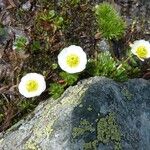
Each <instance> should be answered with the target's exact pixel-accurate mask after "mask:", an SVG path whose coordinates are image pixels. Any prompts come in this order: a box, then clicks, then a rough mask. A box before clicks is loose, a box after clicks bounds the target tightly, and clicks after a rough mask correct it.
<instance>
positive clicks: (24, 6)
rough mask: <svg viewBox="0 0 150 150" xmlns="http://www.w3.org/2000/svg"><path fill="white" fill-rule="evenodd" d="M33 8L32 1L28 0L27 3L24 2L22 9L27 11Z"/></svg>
mask: <svg viewBox="0 0 150 150" xmlns="http://www.w3.org/2000/svg"><path fill="white" fill-rule="evenodd" d="M30 8H31V2H30V1H27V2H26V3H24V4H23V5H22V9H23V10H25V11H29V10H30Z"/></svg>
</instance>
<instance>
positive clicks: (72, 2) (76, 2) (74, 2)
mask: <svg viewBox="0 0 150 150" xmlns="http://www.w3.org/2000/svg"><path fill="white" fill-rule="evenodd" d="M80 1H81V0H71V1H70V3H71V5H73V6H76V5H78V4H79V3H80Z"/></svg>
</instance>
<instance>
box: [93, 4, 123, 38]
mask: <svg viewBox="0 0 150 150" xmlns="http://www.w3.org/2000/svg"><path fill="white" fill-rule="evenodd" d="M95 14H96V20H97V23H98V26H99V30H100V32H101V33H102V35H103V37H105V38H107V39H119V38H121V37H122V36H123V34H124V32H125V26H126V25H125V22H124V21H123V19H122V18H121V16H120V15H119V14H118V12H117V11H116V10H115V9H114V8H113V6H112V5H110V4H109V3H106V2H104V3H101V4H99V5H97V6H96V10H95Z"/></svg>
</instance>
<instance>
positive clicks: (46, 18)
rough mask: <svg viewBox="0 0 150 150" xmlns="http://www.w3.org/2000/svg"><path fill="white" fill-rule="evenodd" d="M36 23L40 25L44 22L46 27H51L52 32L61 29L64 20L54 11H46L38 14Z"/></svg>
mask: <svg viewBox="0 0 150 150" xmlns="http://www.w3.org/2000/svg"><path fill="white" fill-rule="evenodd" d="M36 21H37V22H38V23H40V25H41V24H42V23H43V22H45V23H46V24H47V25H48V24H49V25H48V26H51V27H53V28H54V30H56V29H60V28H62V26H63V24H64V19H63V18H62V17H61V16H59V15H58V14H57V13H56V12H55V11H54V10H46V11H42V12H40V13H38V15H37V19H36ZM38 27H40V26H38Z"/></svg>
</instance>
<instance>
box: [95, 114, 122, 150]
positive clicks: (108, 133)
mask: <svg viewBox="0 0 150 150" xmlns="http://www.w3.org/2000/svg"><path fill="white" fill-rule="evenodd" d="M97 140H98V141H99V142H103V143H104V144H106V143H109V142H110V141H112V142H114V145H115V150H120V149H121V144H120V142H121V132H120V130H119V126H118V125H117V123H116V120H115V115H114V113H109V115H108V116H106V117H104V118H101V119H100V120H99V122H98V123H97Z"/></svg>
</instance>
